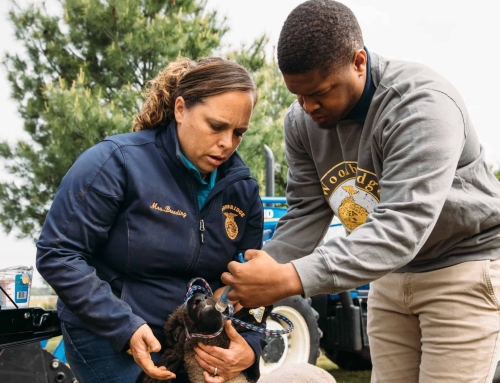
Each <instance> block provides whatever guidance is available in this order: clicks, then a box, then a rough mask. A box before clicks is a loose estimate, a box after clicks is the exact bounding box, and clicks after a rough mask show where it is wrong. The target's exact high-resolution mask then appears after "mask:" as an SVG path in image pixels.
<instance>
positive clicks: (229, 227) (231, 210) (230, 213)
mask: <svg viewBox="0 0 500 383" xmlns="http://www.w3.org/2000/svg"><path fill="white" fill-rule="evenodd" d="M222 214H224V215H225V216H226V221H225V223H224V226H225V227H226V233H227V236H228V237H229V238H230V239H231V240H234V239H235V238H236V237H237V236H238V231H239V230H238V224H237V223H236V221H235V218H236V217H238V216H239V217H244V216H245V213H244V212H243V211H242V210H241V209H240V208H239V207H237V206H234V205H224V206H222Z"/></svg>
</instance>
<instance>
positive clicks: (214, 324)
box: [186, 292, 223, 335]
mask: <svg viewBox="0 0 500 383" xmlns="http://www.w3.org/2000/svg"><path fill="white" fill-rule="evenodd" d="M215 303H216V301H215V300H214V299H213V297H208V296H207V295H205V294H203V293H201V292H196V293H194V294H193V296H192V297H191V298H190V299H189V300H188V303H187V318H186V324H188V327H189V331H190V332H196V333H198V334H205V335H209V334H214V333H216V332H217V331H219V330H220V328H221V327H222V323H223V318H222V314H221V313H220V312H219V311H217V309H216V308H215Z"/></svg>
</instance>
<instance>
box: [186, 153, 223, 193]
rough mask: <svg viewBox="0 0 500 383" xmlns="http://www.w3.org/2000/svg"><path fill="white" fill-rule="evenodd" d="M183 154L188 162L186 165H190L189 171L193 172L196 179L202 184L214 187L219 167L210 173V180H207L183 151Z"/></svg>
mask: <svg viewBox="0 0 500 383" xmlns="http://www.w3.org/2000/svg"><path fill="white" fill-rule="evenodd" d="M181 155H182V159H183V160H184V162H185V163H186V166H187V167H188V169H189V171H190V172H191V174H192V175H193V177H194V178H195V180H196V181H198V182H199V183H201V184H202V185H208V187H209V188H210V190H211V189H213V187H214V186H215V180H216V178H217V168H216V169H215V170H214V171H213V172H212V173H210V180H209V182H207V181H205V180H204V179H203V178H201V174H200V171H199V170H198V169H197V168H196V167H195V166H194V165H193V164H192V162H191V161H189V160H188V159H187V157H186V156H185V155H184V153H182V152H181Z"/></svg>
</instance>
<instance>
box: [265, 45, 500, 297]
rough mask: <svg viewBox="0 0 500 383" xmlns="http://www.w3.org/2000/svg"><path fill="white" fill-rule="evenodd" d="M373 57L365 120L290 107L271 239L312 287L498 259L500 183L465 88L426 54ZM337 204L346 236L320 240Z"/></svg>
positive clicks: (336, 288) (325, 289)
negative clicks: (283, 190)
mask: <svg viewBox="0 0 500 383" xmlns="http://www.w3.org/2000/svg"><path fill="white" fill-rule="evenodd" d="M370 58H371V74H372V77H373V82H374V84H375V86H376V87H377V90H376V92H375V94H374V96H373V98H372V102H371V104H370V108H369V110H368V114H367V117H366V120H365V122H364V123H361V122H357V121H352V120H351V121H341V122H339V123H338V124H337V125H335V126H332V127H331V129H324V128H323V129H322V128H319V127H318V126H317V124H316V123H315V122H313V121H312V120H311V118H310V117H309V116H308V115H307V114H305V113H304V111H303V110H302V108H301V107H300V105H299V104H298V103H297V102H295V103H294V104H292V106H291V107H290V108H289V109H288V111H287V114H286V116H285V146H286V158H287V162H288V165H289V167H290V170H289V173H288V185H287V194H286V195H287V201H288V205H289V208H288V212H287V214H286V215H285V216H284V217H283V218H282V219H281V220H280V221H279V224H278V227H277V230H276V232H275V234H274V236H273V238H272V239H271V240H270V241H268V242H267V243H266V245H265V246H264V250H265V251H267V252H268V253H269V254H270V255H271V256H272V257H273V258H275V259H276V260H277V261H278V262H280V263H285V262H289V261H291V262H292V263H293V265H294V266H295V268H296V270H297V272H298V274H299V277H300V279H301V282H302V285H303V287H304V292H305V296H311V295H315V294H320V293H330V294H335V293H338V292H341V291H344V290H347V289H350V288H355V287H357V286H360V285H363V284H365V283H368V282H371V281H374V280H376V279H378V278H380V277H382V276H384V275H385V274H388V273H390V272H394V271H397V272H424V271H430V270H436V269H440V268H444V267H448V266H452V265H455V264H458V263H462V262H467V261H474V260H485V259H490V260H493V259H498V258H500V183H499V182H498V181H497V179H496V178H495V176H494V175H493V174H492V173H491V171H490V170H489V169H488V167H487V165H486V163H485V160H484V152H483V149H482V148H481V146H480V144H479V141H478V137H477V135H476V132H475V130H474V127H473V125H472V122H471V120H470V117H469V114H468V112H467V109H466V107H465V104H464V102H463V100H462V98H461V97H460V95H459V93H458V92H457V90H456V89H455V88H454V87H453V86H452V85H451V84H450V83H449V82H448V81H446V80H445V79H444V78H443V77H441V76H440V75H438V74H437V73H435V72H434V71H432V70H431V69H429V68H428V67H426V66H424V65H420V64H416V63H410V62H404V61H397V60H388V59H385V58H383V57H380V56H378V55H376V54H374V53H371V54H370ZM334 214H335V215H336V216H337V217H338V218H339V219H340V220H341V221H342V223H343V225H344V227H345V228H346V230H347V232H348V233H349V235H348V236H347V237H335V238H332V239H329V240H328V241H327V242H325V243H323V244H322V245H321V246H318V245H319V243H320V241H321V240H322V238H323V237H324V235H325V233H326V231H327V230H328V227H329V224H330V222H331V220H332V218H333V215H334Z"/></svg>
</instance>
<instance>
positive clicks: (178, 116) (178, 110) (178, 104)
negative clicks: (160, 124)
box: [174, 96, 186, 124]
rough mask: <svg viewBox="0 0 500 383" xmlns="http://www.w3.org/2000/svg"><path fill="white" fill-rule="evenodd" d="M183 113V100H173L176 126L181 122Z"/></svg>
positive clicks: (184, 107) (184, 104) (180, 98)
mask: <svg viewBox="0 0 500 383" xmlns="http://www.w3.org/2000/svg"><path fill="white" fill-rule="evenodd" d="M185 112H186V101H184V99H183V98H182V97H181V96H179V97H177V98H176V99H175V105H174V116H175V121H176V122H177V123H178V124H180V123H181V122H182V119H183V117H184V113H185Z"/></svg>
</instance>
